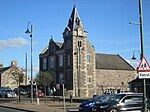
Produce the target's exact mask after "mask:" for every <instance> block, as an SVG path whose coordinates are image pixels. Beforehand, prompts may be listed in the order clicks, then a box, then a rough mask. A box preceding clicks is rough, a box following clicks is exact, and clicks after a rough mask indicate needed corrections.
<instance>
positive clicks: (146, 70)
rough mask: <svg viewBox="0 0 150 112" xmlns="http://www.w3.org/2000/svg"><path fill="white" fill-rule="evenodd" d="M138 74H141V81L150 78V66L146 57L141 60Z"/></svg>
mask: <svg viewBox="0 0 150 112" xmlns="http://www.w3.org/2000/svg"><path fill="white" fill-rule="evenodd" d="M137 72H138V74H139V79H147V78H150V66H149V64H148V62H147V60H146V58H145V57H144V56H143V57H142V59H141V62H140V64H139V66H138V69H137Z"/></svg>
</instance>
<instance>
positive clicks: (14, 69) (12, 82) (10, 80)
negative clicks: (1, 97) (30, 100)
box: [0, 61, 28, 89]
mask: <svg viewBox="0 0 150 112" xmlns="http://www.w3.org/2000/svg"><path fill="white" fill-rule="evenodd" d="M13 73H14V74H16V73H18V74H19V75H20V74H21V75H22V77H23V82H21V85H27V82H28V79H27V77H26V75H25V74H24V72H23V70H22V69H21V68H19V67H18V66H17V61H12V62H11V65H10V66H9V67H3V64H0V87H10V88H11V89H14V88H17V87H18V84H17V81H16V80H18V79H17V77H18V76H17V75H16V76H13Z"/></svg>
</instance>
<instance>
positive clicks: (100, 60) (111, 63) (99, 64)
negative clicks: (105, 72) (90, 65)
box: [96, 53, 135, 71]
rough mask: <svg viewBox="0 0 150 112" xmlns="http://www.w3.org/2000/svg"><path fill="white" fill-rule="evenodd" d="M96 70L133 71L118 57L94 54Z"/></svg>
mask: <svg viewBox="0 0 150 112" xmlns="http://www.w3.org/2000/svg"><path fill="white" fill-rule="evenodd" d="M96 69H110V70H133V71H134V70H135V69H134V68H133V67H132V66H131V65H130V64H129V63H128V62H126V61H125V60H124V59H123V58H122V57H121V56H120V55H118V54H117V55H113V54H100V53H96Z"/></svg>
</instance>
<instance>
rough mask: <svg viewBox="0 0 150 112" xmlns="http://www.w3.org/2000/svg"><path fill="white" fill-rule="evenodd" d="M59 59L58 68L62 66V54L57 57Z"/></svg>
mask: <svg viewBox="0 0 150 112" xmlns="http://www.w3.org/2000/svg"><path fill="white" fill-rule="evenodd" d="M58 58H59V66H63V54H61V55H58Z"/></svg>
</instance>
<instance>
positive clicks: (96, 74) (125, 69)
mask: <svg viewBox="0 0 150 112" xmlns="http://www.w3.org/2000/svg"><path fill="white" fill-rule="evenodd" d="M87 34H88V32H87V31H86V30H85V28H84V27H83V24H82V21H81V19H80V17H79V14H78V11H77V8H76V6H74V8H73V11H72V13H71V16H70V18H69V21H68V25H67V26H66V28H65V30H64V32H63V39H64V42H63V43H60V42H55V41H54V40H53V38H51V39H50V41H49V45H48V46H47V47H46V48H45V49H44V50H43V51H42V52H41V53H40V54H39V60H40V71H49V72H51V73H52V74H53V75H54V76H55V81H54V83H55V84H60V85H62V84H64V85H65V88H66V91H65V92H66V95H70V94H72V95H73V96H75V97H89V96H93V95H95V94H102V93H103V92H105V91H107V92H120V91H121V89H122V90H124V91H126V90H128V88H129V87H128V82H129V81H131V80H133V79H134V76H135V73H136V72H135V69H134V68H133V67H132V66H131V65H130V64H129V63H127V62H126V61H125V60H124V59H123V58H122V57H121V56H120V55H109V54H97V53H95V52H96V51H95V48H94V46H93V45H92V44H91V43H90V42H89V41H88V39H87Z"/></svg>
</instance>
